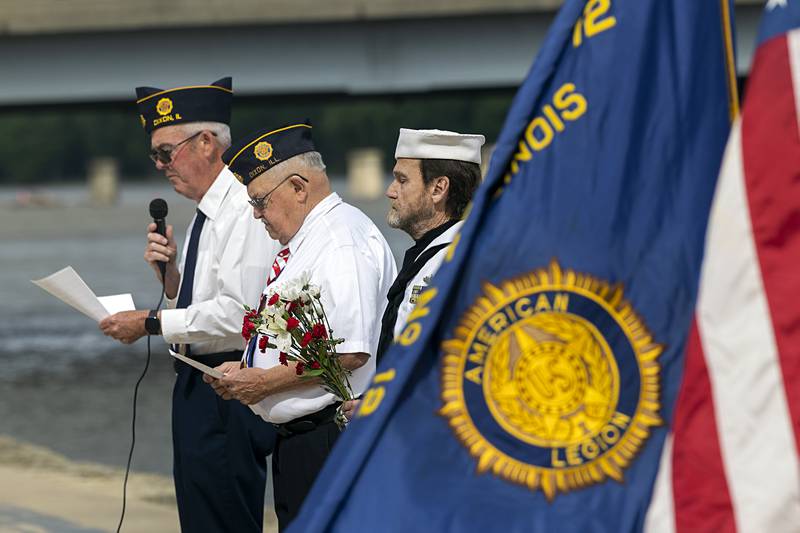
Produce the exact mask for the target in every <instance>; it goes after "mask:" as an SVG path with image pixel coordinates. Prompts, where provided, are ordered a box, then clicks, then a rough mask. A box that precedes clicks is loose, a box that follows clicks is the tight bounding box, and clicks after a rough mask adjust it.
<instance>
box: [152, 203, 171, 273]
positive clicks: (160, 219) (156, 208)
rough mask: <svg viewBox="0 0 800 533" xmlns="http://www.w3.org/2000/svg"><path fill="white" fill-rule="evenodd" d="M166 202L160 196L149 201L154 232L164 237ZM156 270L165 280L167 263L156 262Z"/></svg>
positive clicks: (165, 234)
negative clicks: (154, 227)
mask: <svg viewBox="0 0 800 533" xmlns="http://www.w3.org/2000/svg"><path fill="white" fill-rule="evenodd" d="M167 211H168V209H167V202H165V201H164V200H162V199H161V198H156V199H155V200H153V201H152V202H150V216H151V217H153V222H155V223H156V233H158V234H159V235H162V236H164V237H166V236H167V223H166V222H165V221H164V219H165V218H167ZM158 270H160V271H161V279H162V280H164V281H166V280H165V278H164V276H166V272H167V265H166V264H164V262H163V261H159V262H158Z"/></svg>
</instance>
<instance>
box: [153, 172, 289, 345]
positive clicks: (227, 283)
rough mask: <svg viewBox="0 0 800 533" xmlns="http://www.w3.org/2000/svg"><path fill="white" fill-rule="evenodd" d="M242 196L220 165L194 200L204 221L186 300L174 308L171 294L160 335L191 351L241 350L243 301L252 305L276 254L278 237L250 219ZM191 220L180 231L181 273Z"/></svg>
mask: <svg viewBox="0 0 800 533" xmlns="http://www.w3.org/2000/svg"><path fill="white" fill-rule="evenodd" d="M248 199H249V197H248V196H247V189H246V188H245V187H244V185H242V184H241V183H240V182H239V181H237V180H236V178H234V177H233V174H232V173H231V172H230V171H229V170H228V168H227V167H225V168H223V170H222V171H221V172H220V174H219V175H218V176H217V178H216V179H215V180H214V183H213V184H212V185H211V187H210V188H209V189H208V191H206V194H205V195H204V196H203V198H202V199H201V200H200V203H199V204H198V205H197V207H198V209H199V210H200V211H202V212H203V214H205V216H206V221H205V223H204V224H203V230H202V233H201V234H200V240H199V242H198V247H197V263H196V265H195V272H194V284H193V286H192V303H191V305H189V306H188V307H187V308H186V309H175V308H174V307H175V305H176V303H177V298H175V299H171V300H168V301H167V305H168V307H170V308H169V309H164V310H162V311H161V331H162V333H163V335H164V340H165V341H166V342H168V343H174V344H191V345H192V354H193V355H202V354H209V353H217V352H227V351H233V350H241V349H243V342H244V341H243V339H242V335H241V331H242V316H243V315H244V304H247V305H249V306H251V307H252V306H256V305H258V301H259V298H260V297H261V291H262V290H263V288H264V282H265V280H266V279H267V271H268V270H269V267H270V265H271V264H272V258H273V257H274V256H275V254H276V253H277V250H278V242H277V241H274V240H272V239H271V238H270V237H269V235H268V234H267V232H266V230H265V229H264V226H263V224H261V223H260V222H259V221H258V220H256V219H254V218H253V215H252V209H251V208H250V206H249V204H248V203H247V200H248ZM196 219H197V217H196V215H195V218H194V219H192V223H191V224H190V225H189V228H188V229H187V230H186V240H185V241H184V242H185V246H184V247H183V250H182V252H181V261H180V267H179V270H180V272H181V273H183V270H184V265H185V263H186V249H187V247H188V244H189V236H190V235H191V232H192V228H193V227H194V224H195V222H196ZM181 277H183V275H182V276H181Z"/></svg>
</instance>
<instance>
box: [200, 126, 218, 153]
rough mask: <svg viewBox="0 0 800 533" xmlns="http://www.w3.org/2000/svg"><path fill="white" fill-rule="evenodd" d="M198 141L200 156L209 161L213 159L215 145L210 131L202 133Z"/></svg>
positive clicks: (215, 149)
mask: <svg viewBox="0 0 800 533" xmlns="http://www.w3.org/2000/svg"><path fill="white" fill-rule="evenodd" d="M198 140H199V141H200V149H201V150H202V154H203V155H204V156H205V157H208V158H209V159H211V158H214V156H215V154H216V151H217V143H216V141H215V140H214V135H212V134H211V132H210V131H204V132H203V133H201V134H200V139H198ZM217 157H219V156H217Z"/></svg>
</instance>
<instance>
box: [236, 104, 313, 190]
mask: <svg viewBox="0 0 800 533" xmlns="http://www.w3.org/2000/svg"><path fill="white" fill-rule="evenodd" d="M315 150H316V149H315V148H314V141H313V140H312V139H311V122H310V121H309V120H308V119H306V120H305V121H303V122H299V123H295V124H289V125H287V126H283V127H282V128H277V129H265V130H260V131H258V132H256V133H253V134H251V135H248V136H247V137H245V138H243V139H241V140H240V141H239V142H237V143H235V144H234V145H233V146H231V147H230V148H228V149H227V150H226V151H225V153H224V154H222V161H223V162H224V163H225V164H226V165H228V168H230V170H231V172H233V175H234V176H236V179H238V180H239V181H241V182H242V183H244V184H245V185H247V184H248V183H250V182H251V181H253V180H254V179H255V178H257V177H258V176H259V175H261V174H263V173H264V172H266V171H267V170H269V169H271V168H272V167H274V166H275V165H277V164H278V163H281V162H283V161H286V160H287V159H289V158H291V157H294V156H296V155H300V154H304V153H306V152H313V151H315Z"/></svg>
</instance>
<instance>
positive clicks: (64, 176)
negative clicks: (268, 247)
mask: <svg viewBox="0 0 800 533" xmlns="http://www.w3.org/2000/svg"><path fill="white" fill-rule="evenodd" d="M511 98H512V92H511V91H495V92H465V93H458V94H456V93H447V94H428V95H412V96H394V97H391V96H375V97H343V96H338V97H333V98H329V99H324V98H320V97H309V98H303V99H301V98H298V97H291V98H279V97H275V98H258V99H254V98H249V99H239V100H235V101H234V111H233V117H232V124H231V128H232V133H233V137H234V139H236V138H238V137H239V136H242V135H247V134H249V133H250V132H252V131H255V130H258V129H262V128H267V127H271V126H280V125H282V124H285V123H288V122H291V121H294V120H298V119H302V118H305V117H308V118H310V119H311V121H312V122H313V124H314V138H315V142H316V144H317V146H318V148H319V149H320V151H321V152H322V154H323V156H324V158H325V160H326V163H327V164H328V166H329V168H330V170H331V172H332V173H343V172H344V171H345V161H346V155H347V152H348V151H349V150H351V149H354V148H363V147H378V148H381V149H382V150H383V151H384V152H385V156H386V157H385V164H386V167H387V170H388V169H389V168H391V165H392V164H393V160H394V157H393V155H394V146H395V143H396V141H397V132H398V129H399V128H401V127H406V128H438V129H449V130H454V131H459V132H465V133H466V132H469V133H482V134H483V135H485V136H486V138H487V141H488V142H493V141H494V140H495V139H496V138H497V135H498V133H499V131H500V128H501V126H502V123H503V120H504V119H505V114H506V112H507V110H508V106H509V105H510V103H511ZM0 138H2V139H3V142H2V143H0V182H1V183H19V184H25V183H27V184H35V183H53V182H64V181H74V180H83V179H85V177H86V171H87V168H88V165H89V162H90V161H91V160H92V159H93V158H96V157H109V156H110V157H114V158H116V159H117V161H118V162H119V167H120V172H121V174H122V176H123V178H124V179H126V180H135V179H143V178H147V177H150V176H154V175H155V174H156V172H155V170H154V169H153V165H152V163H151V162H150V160H149V159H148V158H147V150H148V146H149V144H148V139H147V137H146V135H145V134H144V132H143V130H142V128H141V125H140V122H139V116H138V113H137V111H136V109H135V106H134V105H133V104H132V103H131V104H124V105H123V104H120V105H101V106H97V107H92V106H80V107H60V108H52V107H51V108H25V109H5V110H3V111H0Z"/></svg>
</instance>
